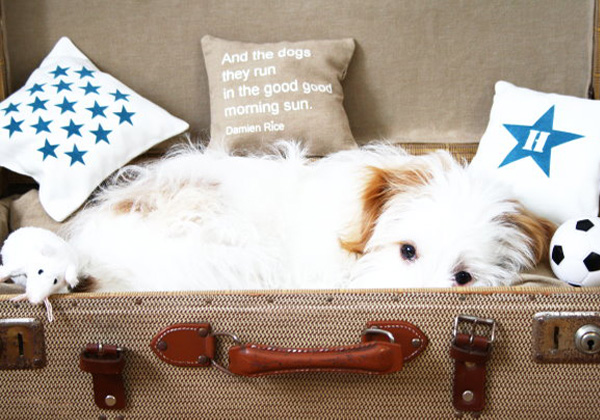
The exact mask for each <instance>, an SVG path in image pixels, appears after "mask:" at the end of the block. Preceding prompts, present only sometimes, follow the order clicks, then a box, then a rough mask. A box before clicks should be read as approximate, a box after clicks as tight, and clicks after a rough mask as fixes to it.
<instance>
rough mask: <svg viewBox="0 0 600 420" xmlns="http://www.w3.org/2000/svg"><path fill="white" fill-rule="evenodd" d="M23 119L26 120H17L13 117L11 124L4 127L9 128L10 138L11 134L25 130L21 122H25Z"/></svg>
mask: <svg viewBox="0 0 600 420" xmlns="http://www.w3.org/2000/svg"><path fill="white" fill-rule="evenodd" d="M23 121H25V120H22V121H16V120H15V119H14V118H12V117H11V118H10V124H8V125H5V126H4V127H2V128H6V129H7V130H8V138H10V136H12V135H13V133H14V132H15V131H20V132H21V133H22V132H23V130H22V129H21V124H22V123H23Z"/></svg>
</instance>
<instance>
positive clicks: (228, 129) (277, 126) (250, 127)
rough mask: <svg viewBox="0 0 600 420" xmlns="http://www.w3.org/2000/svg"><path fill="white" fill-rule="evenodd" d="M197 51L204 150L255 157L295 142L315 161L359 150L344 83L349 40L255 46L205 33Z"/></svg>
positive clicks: (351, 44)
mask: <svg viewBox="0 0 600 420" xmlns="http://www.w3.org/2000/svg"><path fill="white" fill-rule="evenodd" d="M202 49H203V52H204V60H205V63H206V71H207V74H208V82H209V88H210V89H209V90H210V110H211V141H210V144H209V147H213V148H214V147H219V148H221V147H223V146H225V147H226V148H227V149H230V150H242V151H255V150H257V149H264V148H265V146H268V145H270V144H272V143H274V142H275V141H276V140H278V139H295V140H298V141H301V142H302V144H303V145H304V146H305V147H306V148H307V149H308V153H309V154H310V155H318V156H323V155H326V154H328V153H331V152H334V151H338V150H343V149H350V148H354V147H356V142H355V141H354V138H353V136H352V132H351V131H350V125H349V123H348V117H347V116H346V112H345V110H344V106H343V103H342V102H343V99H344V92H343V90H342V85H341V81H342V80H343V79H344V77H345V75H346V69H347V68H348V64H349V63H350V59H351V58H352V54H353V53H354V40H352V39H341V40H322V41H303V42H280V43H274V44H252V43H244V42H234V41H226V40H223V39H219V38H215V37H212V36H208V35H207V36H205V37H203V38H202Z"/></svg>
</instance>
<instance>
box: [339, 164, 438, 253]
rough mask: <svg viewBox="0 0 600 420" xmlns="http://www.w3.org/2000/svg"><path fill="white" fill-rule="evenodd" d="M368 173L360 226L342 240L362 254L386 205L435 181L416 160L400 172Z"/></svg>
mask: <svg viewBox="0 0 600 420" xmlns="http://www.w3.org/2000/svg"><path fill="white" fill-rule="evenodd" d="M367 170H368V171H369V174H368V176H367V177H366V179H367V180H366V183H365V186H364V189H363V194H362V214H361V220H360V221H359V224H358V226H352V227H351V230H352V232H351V233H349V234H347V235H346V236H345V237H344V238H342V239H340V243H341V246H342V248H344V249H345V250H346V251H349V252H352V253H356V254H363V253H364V252H365V247H366V246H367V243H368V241H369V239H370V238H371V235H372V234H373V230H374V229H375V224H376V222H377V219H378V218H379V216H381V214H382V213H383V211H384V210H385V208H386V205H387V203H388V202H389V201H390V199H391V198H392V197H394V196H395V195H397V194H400V193H405V192H408V191H410V190H411V189H415V188H418V187H420V186H423V185H424V184H426V183H427V182H429V180H430V179H431V177H432V174H431V172H430V171H429V170H428V165H426V164H425V162H419V161H417V160H415V161H413V162H412V163H410V164H407V165H404V166H402V167H401V168H398V169H382V168H376V167H369V168H367Z"/></svg>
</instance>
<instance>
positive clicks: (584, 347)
mask: <svg viewBox="0 0 600 420" xmlns="http://www.w3.org/2000/svg"><path fill="white" fill-rule="evenodd" d="M532 333H533V359H534V360H535V361H536V362H537V363H600V312H540V313H537V314H535V316H534V317H533V331H532Z"/></svg>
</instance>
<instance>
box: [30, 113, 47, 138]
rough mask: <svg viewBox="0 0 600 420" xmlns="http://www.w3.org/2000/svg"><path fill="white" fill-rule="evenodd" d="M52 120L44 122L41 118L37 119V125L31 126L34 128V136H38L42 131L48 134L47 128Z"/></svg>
mask: <svg viewBox="0 0 600 420" xmlns="http://www.w3.org/2000/svg"><path fill="white" fill-rule="evenodd" d="M51 122H52V120H48V121H44V120H43V119H42V117H38V122H37V124H33V125H32V127H33V128H35V134H40V133H41V132H42V131H47V132H48V133H49V132H50V128H48V126H49V125H50V123H51Z"/></svg>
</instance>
